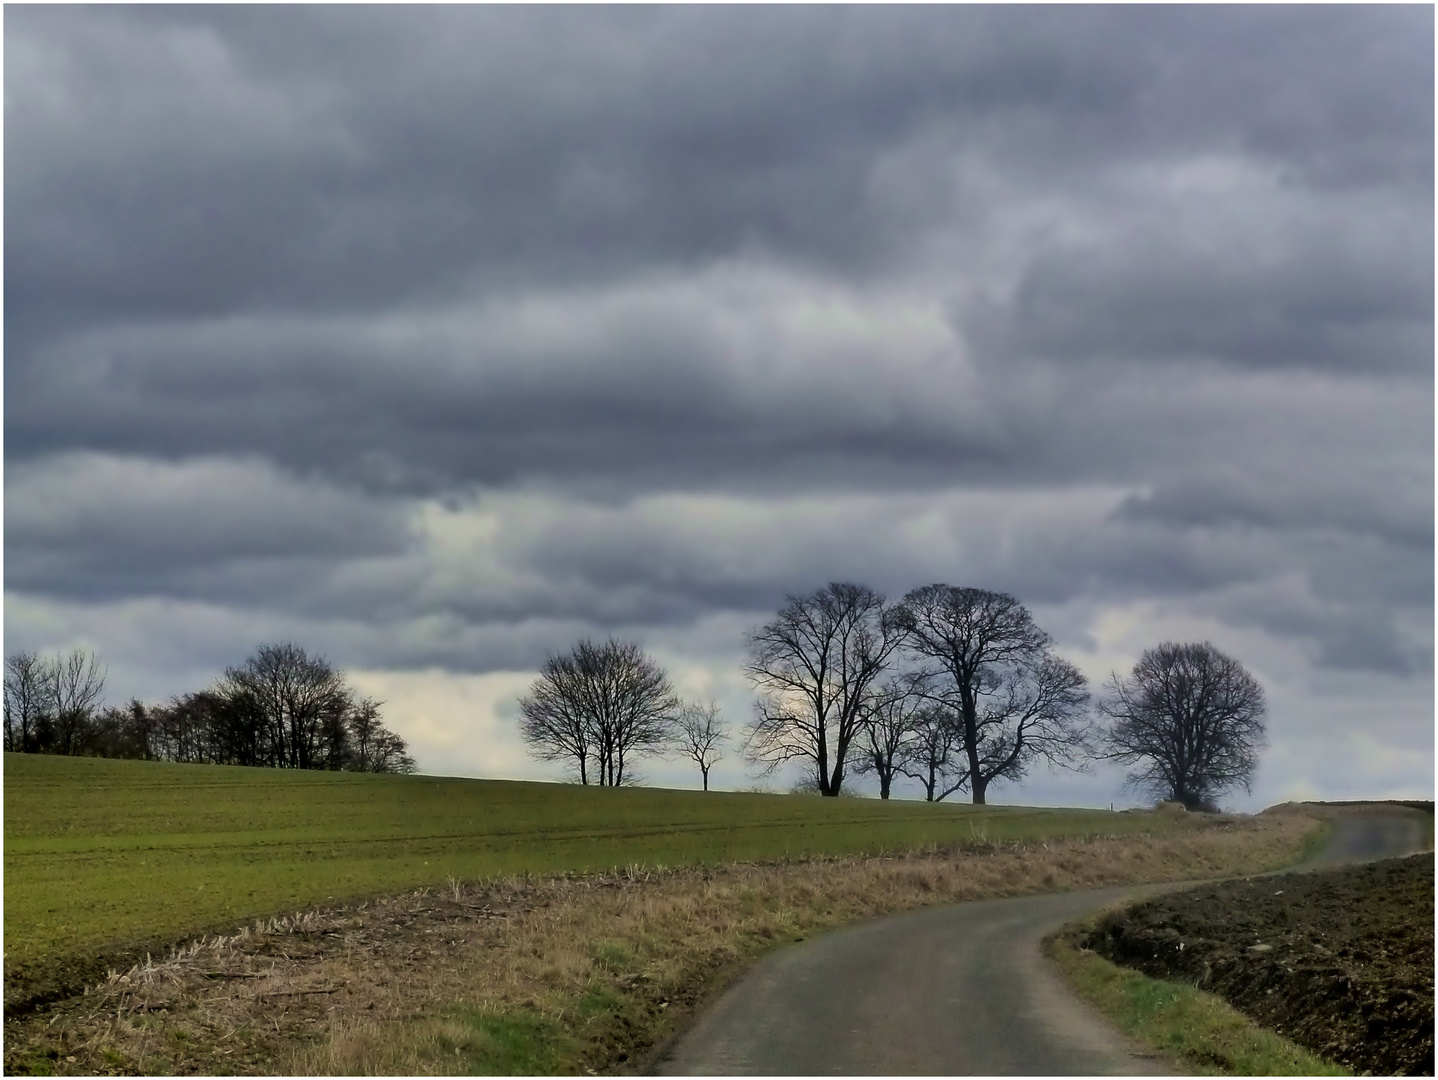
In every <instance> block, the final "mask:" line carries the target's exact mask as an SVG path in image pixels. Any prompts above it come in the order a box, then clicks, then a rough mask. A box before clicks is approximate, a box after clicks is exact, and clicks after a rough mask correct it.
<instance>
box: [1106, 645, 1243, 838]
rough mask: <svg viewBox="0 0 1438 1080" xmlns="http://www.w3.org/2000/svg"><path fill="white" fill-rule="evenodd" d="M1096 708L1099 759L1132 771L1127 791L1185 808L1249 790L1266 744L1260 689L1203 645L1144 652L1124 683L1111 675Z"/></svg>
mask: <svg viewBox="0 0 1438 1080" xmlns="http://www.w3.org/2000/svg"><path fill="white" fill-rule="evenodd" d="M1099 709H1100V711H1101V712H1103V713H1104V714H1105V715H1106V716H1107V717H1109V719H1110V721H1111V723H1110V726H1109V728H1108V731H1107V733H1106V735H1105V737H1104V751H1103V755H1102V756H1104V757H1106V758H1107V759H1109V760H1111V761H1116V762H1119V763H1120V764H1124V765H1134V766H1136V767H1135V768H1134V769H1133V771H1132V772H1130V773H1129V776H1128V780H1129V784H1130V785H1131V786H1133V787H1135V788H1137V789H1140V790H1143V791H1146V792H1148V793H1150V794H1152V795H1155V796H1157V797H1159V798H1164V799H1172V800H1173V801H1175V802H1181V803H1183V805H1184V806H1185V807H1187V808H1188V809H1190V810H1212V809H1216V807H1217V799H1218V797H1219V796H1220V795H1222V794H1223V793H1224V792H1226V791H1231V790H1232V789H1233V788H1236V787H1241V788H1243V790H1244V791H1248V790H1249V784H1250V782H1251V780H1252V778H1253V771H1254V769H1255V768H1256V767H1257V765H1258V751H1259V750H1261V749H1263V748H1264V747H1266V746H1267V745H1268V744H1267V741H1266V735H1265V731H1264V725H1263V714H1264V711H1265V705H1264V698H1263V687H1261V686H1260V685H1259V684H1258V681H1257V680H1256V679H1255V678H1254V677H1253V676H1252V675H1250V674H1249V673H1248V672H1247V670H1245V669H1244V667H1243V665H1242V664H1240V663H1239V662H1238V661H1237V660H1234V659H1233V658H1232V657H1229V656H1225V655H1224V654H1223V653H1221V652H1219V651H1218V650H1217V649H1216V648H1214V647H1213V645H1211V644H1210V643H1209V642H1207V641H1205V642H1203V643H1201V644H1196V645H1195V644H1189V645H1178V644H1174V643H1173V642H1166V643H1164V644H1162V645H1159V646H1158V647H1156V648H1153V649H1148V650H1146V651H1145V652H1144V653H1143V655H1142V656H1140V657H1139V659H1138V663H1136V664H1135V665H1134V666H1133V673H1132V674H1131V675H1130V676H1129V677H1128V678H1126V679H1124V678H1120V677H1119V676H1118V675H1117V673H1115V674H1114V675H1113V676H1112V678H1111V679H1110V680H1109V685H1108V695H1107V697H1106V698H1104V699H1103V700H1102V701H1101V702H1100V704H1099Z"/></svg>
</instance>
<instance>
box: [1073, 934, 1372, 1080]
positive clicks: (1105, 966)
mask: <svg viewBox="0 0 1438 1080" xmlns="http://www.w3.org/2000/svg"><path fill="white" fill-rule="evenodd" d="M1075 932H1078V931H1077V930H1075V931H1071V932H1070V933H1065V934H1063V935H1060V936H1058V937H1055V938H1051V939H1049V940H1048V941H1047V942H1045V952H1047V953H1048V955H1049V956H1050V957H1051V958H1052V959H1053V960H1054V961H1055V962H1056V963H1057V964H1058V966H1059V967H1060V968H1061V969H1062V970H1063V972H1064V975H1065V976H1066V977H1067V979H1068V983H1069V985H1070V986H1071V987H1072V988H1073V989H1074V991H1075V992H1076V993H1078V995H1079V996H1080V997H1082V998H1084V999H1085V1000H1086V1001H1088V1002H1089V1003H1090V1004H1092V1005H1094V1006H1095V1007H1097V1008H1098V1009H1099V1011H1100V1012H1102V1013H1104V1015H1106V1016H1107V1017H1108V1018H1109V1019H1110V1020H1112V1021H1113V1022H1114V1023H1115V1024H1116V1025H1117V1026H1118V1027H1119V1028H1120V1029H1122V1030H1123V1031H1125V1032H1127V1033H1128V1034H1129V1035H1131V1036H1133V1037H1134V1038H1136V1039H1138V1040H1139V1041H1140V1042H1142V1043H1144V1044H1145V1045H1147V1046H1150V1047H1152V1048H1153V1049H1155V1050H1158V1051H1159V1052H1161V1053H1163V1054H1165V1055H1167V1056H1169V1057H1170V1058H1172V1059H1176V1060H1177V1061H1178V1062H1179V1063H1181V1065H1183V1066H1184V1067H1185V1068H1187V1069H1188V1070H1189V1071H1191V1072H1192V1073H1194V1074H1196V1075H1200V1076H1210V1075H1216V1076H1349V1075H1352V1074H1351V1073H1349V1072H1348V1071H1347V1070H1345V1069H1343V1068H1342V1067H1341V1066H1338V1065H1335V1064H1334V1063H1333V1062H1331V1061H1327V1060H1325V1059H1324V1058H1322V1057H1320V1056H1318V1055H1317V1054H1314V1053H1311V1052H1310V1051H1308V1050H1305V1049H1304V1048H1303V1047H1301V1046H1299V1045H1297V1044H1296V1043H1293V1042H1291V1041H1289V1040H1288V1039H1285V1038H1284V1037H1283V1036H1282V1035H1278V1034H1276V1033H1274V1032H1272V1031H1269V1030H1267V1029H1265V1028H1262V1027H1260V1026H1259V1025H1258V1024H1256V1023H1254V1022H1253V1021H1252V1020H1250V1019H1249V1018H1248V1017H1246V1016H1244V1015H1243V1014H1242V1013H1240V1012H1238V1011H1237V1010H1236V1009H1233V1008H1232V1007H1230V1006H1229V1005H1228V1003H1227V1002H1225V1001H1224V1000H1223V999H1222V998H1219V997H1216V996H1215V995H1213V994H1209V993H1205V992H1204V991H1202V990H1198V989H1195V988H1194V987H1192V986H1188V985H1184V984H1181V983H1174V982H1168V981H1166V980H1163V979H1151V978H1149V977H1148V976H1146V975H1143V974H1141V973H1140V972H1137V971H1133V970H1131V969H1129V968H1124V967H1119V966H1118V965H1116V964H1113V963H1111V962H1110V961H1108V960H1105V959H1104V958H1103V957H1102V956H1099V955H1097V954H1096V953H1092V952H1089V951H1087V950H1084V949H1081V948H1079V947H1078V946H1077V945H1076V944H1075V943H1074V933H1075Z"/></svg>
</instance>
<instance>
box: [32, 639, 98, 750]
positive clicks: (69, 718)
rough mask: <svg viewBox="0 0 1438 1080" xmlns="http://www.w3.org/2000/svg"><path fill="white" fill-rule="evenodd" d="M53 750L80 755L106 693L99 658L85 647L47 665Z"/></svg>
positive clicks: (73, 650) (57, 658) (51, 747)
mask: <svg viewBox="0 0 1438 1080" xmlns="http://www.w3.org/2000/svg"><path fill="white" fill-rule="evenodd" d="M47 668H48V670H47V672H46V679H47V681H48V684H49V694H50V714H51V716H52V720H51V724H52V736H51V746H50V749H51V750H52V752H54V753H57V754H77V753H79V752H80V751H81V750H82V749H83V748H84V745H85V741H86V736H87V735H88V734H89V731H90V728H91V726H92V725H93V723H94V720H95V713H96V712H97V711H98V708H99V704H100V697H101V695H103V694H104V692H105V671H104V669H103V668H102V667H101V666H100V661H99V658H98V657H96V656H95V654H94V653H92V652H86V651H85V650H84V649H72V650H71V651H70V653H69V655H67V656H60V657H56V658H55V659H54V660H53V661H51V662H50V663H49V664H48V665H47Z"/></svg>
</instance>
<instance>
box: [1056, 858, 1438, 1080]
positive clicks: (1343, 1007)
mask: <svg viewBox="0 0 1438 1080" xmlns="http://www.w3.org/2000/svg"><path fill="white" fill-rule="evenodd" d="M1079 944H1081V945H1083V946H1086V947H1088V948H1091V949H1093V950H1094V951H1096V952H1098V953H1100V954H1102V955H1104V956H1107V957H1108V958H1109V959H1110V960H1112V961H1114V962H1115V963H1118V964H1124V965H1126V966H1128V967H1132V968H1137V969H1138V970H1139V971H1142V972H1144V973H1145V974H1146V975H1151V976H1153V977H1155V978H1160V979H1169V980H1172V981H1174V982H1186V983H1193V984H1196V985H1198V986H1201V987H1202V988H1203V989H1205V990H1209V991H1211V992H1212V993H1215V994H1218V995H1219V996H1220V997H1222V998H1224V999H1225V1000H1226V1001H1228V1002H1229V1004H1231V1005H1233V1006H1234V1007H1235V1008H1236V1009H1238V1010H1239V1011H1241V1012H1244V1013H1247V1014H1248V1015H1249V1016H1251V1017H1253V1019H1255V1020H1256V1021H1258V1022H1259V1023H1260V1024H1262V1025H1263V1026H1264V1027H1267V1028H1270V1029H1272V1030H1274V1031H1278V1032H1280V1033H1282V1034H1284V1035H1286V1036H1288V1038H1290V1039H1292V1040H1293V1041H1294V1042H1297V1043H1299V1044H1300V1045H1302V1046H1306V1047H1308V1048H1309V1049H1310V1050H1313V1051H1316V1052H1317V1053H1319V1054H1322V1055H1323V1056H1325V1057H1327V1058H1329V1059H1331V1060H1333V1061H1337V1062H1338V1063H1339V1064H1341V1065H1344V1066H1346V1067H1347V1068H1349V1069H1351V1070H1353V1071H1354V1072H1355V1073H1359V1074H1363V1073H1370V1074H1373V1075H1379V1076H1394V1075H1405V1076H1431V1075H1433V855H1432V853H1427V854H1423V855H1411V856H1409V857H1407V858H1404V859H1391V860H1388V861H1385V862H1378V863H1371V864H1367V865H1363V866H1356V867H1346V868H1343V869H1336V870H1324V871H1317V872H1314V873H1308V874H1285V875H1282V876H1280V877H1263V878H1252V879H1249V880H1246V881H1233V882H1227V883H1224V884H1222V885H1217V886H1212V887H1209V888H1203V889H1195V890H1193V891H1192V892H1185V893H1179V894H1175V895H1173V896H1165V897H1161V898H1159V899H1156V900H1153V901H1150V902H1148V903H1146V904H1141V905H1139V906H1138V907H1136V908H1134V909H1132V910H1130V911H1124V912H1120V913H1116V914H1114V915H1112V916H1108V917H1105V918H1104V919H1102V920H1100V922H1099V923H1098V925H1097V926H1096V927H1095V929H1094V931H1093V932H1092V933H1091V934H1088V935H1086V937H1085V938H1083V939H1080V941H1079Z"/></svg>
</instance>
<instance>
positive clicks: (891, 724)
mask: <svg viewBox="0 0 1438 1080" xmlns="http://www.w3.org/2000/svg"><path fill="white" fill-rule="evenodd" d="M922 685H923V676H922V674H919V675H914V674H907V675H894V676H890V677H889V678H888V679H886V680H885V681H884V683H883V685H882V686H880V687H879V690H878V693H877V694H876V695H875V696H874V699H873V702H872V703H871V705H870V706H869V712H868V716H867V717H866V718H865V722H864V727H863V730H862V732H861V734H860V735H859V740H858V743H859V746H858V750H859V758H858V762H857V763H856V764H855V766H854V771H855V772H856V773H858V774H859V775H861V776H867V775H869V774H870V773H872V774H873V775H874V776H877V777H878V778H879V798H881V799H887V798H888V797H889V793H890V790H891V789H892V788H893V784H894V778H895V777H896V776H897V775H899V774H901V773H903V765H904V761H905V759H906V758H907V757H908V756H909V755H910V753H911V752H912V743H913V741H914V736H915V732H914V719H915V717H916V715H917V713H918V712H919V711H920V710H921V709H922V708H923V706H924V699H923V697H922V694H921V687H922Z"/></svg>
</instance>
